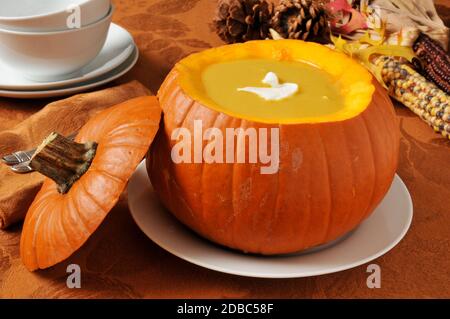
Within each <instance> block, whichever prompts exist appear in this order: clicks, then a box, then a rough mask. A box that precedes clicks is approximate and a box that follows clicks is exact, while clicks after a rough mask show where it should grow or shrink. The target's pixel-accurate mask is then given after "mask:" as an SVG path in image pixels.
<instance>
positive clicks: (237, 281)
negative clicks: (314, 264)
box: [0, 0, 450, 298]
mask: <svg viewBox="0 0 450 319" xmlns="http://www.w3.org/2000/svg"><path fill="white" fill-rule="evenodd" d="M437 2H438V3H440V4H447V6H448V7H450V4H449V3H448V0H441V1H437ZM114 3H115V5H116V13H115V15H114V21H115V22H116V23H118V24H120V25H122V26H124V27H126V28H127V29H128V30H129V31H131V32H132V34H133V36H134V38H135V40H136V42H137V44H138V46H139V49H140V52H141V57H140V59H139V62H138V64H137V65H136V67H135V68H134V69H133V70H132V71H131V72H130V73H129V74H127V75H126V76H124V77H123V78H121V79H120V80H118V82H126V81H128V80H131V79H138V80H139V81H141V82H142V83H143V84H145V85H146V86H148V87H149V88H150V89H151V90H153V91H156V90H157V89H158V87H159V85H160V84H161V82H162V80H163V78H164V76H165V75H166V73H167V72H168V71H169V70H170V68H171V67H172V66H173V64H174V63H175V62H176V61H177V60H178V59H180V58H182V57H183V56H185V55H187V54H189V53H191V52H194V51H198V50H202V49H205V48H208V47H211V46H216V45H219V44H221V42H220V40H219V39H218V38H217V37H216V36H215V35H214V34H213V33H212V32H211V29H210V26H209V23H210V19H211V12H213V10H214V8H215V1H214V0H147V1H131V0H115V1H114ZM439 10H440V12H442V13H443V14H447V15H448V12H449V11H448V10H444V7H440V8H439ZM447 18H448V16H447ZM48 102H49V100H28V101H21V100H15V99H0V130H3V129H5V128H10V127H12V126H14V125H15V124H17V123H18V122H20V121H22V120H23V119H25V118H26V117H27V116H29V115H30V114H33V112H36V111H37V110H38V109H39V108H40V107H42V106H43V105H45V104H46V103H48ZM396 111H397V114H398V117H399V120H400V121H399V123H400V130H401V152H400V154H401V155H400V165H399V169H398V174H399V175H400V176H401V178H402V179H403V181H404V182H405V183H406V185H407V187H408V189H409V191H410V193H411V196H412V199H413V203H414V220H413V224H412V226H411V229H410V230H409V232H408V234H407V235H406V237H405V238H404V239H403V240H402V241H401V242H400V244H399V245H398V246H397V247H395V248H394V249H393V250H392V251H390V252H389V253H388V254H386V255H385V256H383V257H380V258H378V259H377V260H375V261H374V263H376V264H378V265H379V266H380V267H381V284H382V286H381V288H380V289H369V288H367V285H366V279H367V276H368V273H366V265H363V266H360V267H357V268H354V269H351V270H347V271H344V272H340V273H335V274H330V275H325V276H319V277H311V278H300V279H283V280H279V279H278V280H272V279H254V278H245V277H238V276H232V275H226V274H222V273H218V272H214V271H211V270H208V269H204V268H201V267H198V266H195V265H192V264H190V263H188V262H185V261H183V260H181V259H179V258H177V257H175V256H173V255H171V254H169V253H168V252H166V251H164V250H163V249H161V248H159V247H158V246H157V245H156V244H154V243H153V242H152V241H151V240H149V239H148V238H147V237H146V236H145V235H144V234H143V233H142V232H141V231H140V230H139V228H138V227H137V226H136V225H135V223H134V222H133V220H132V218H131V216H130V213H129V211H128V208H127V201H126V194H124V195H123V198H122V200H121V201H120V203H119V204H118V205H117V207H116V208H114V209H113V211H112V212H111V214H110V215H109V216H108V218H107V219H106V220H105V222H104V223H103V225H102V226H101V227H100V228H99V230H98V231H97V232H96V233H95V234H94V235H93V236H92V237H91V238H90V239H89V241H88V242H87V243H86V244H85V245H84V246H83V247H82V248H81V249H80V250H79V251H78V252H77V253H75V255H73V256H72V257H71V258H70V259H69V260H66V261H64V262H63V263H61V264H59V265H57V266H55V267H53V268H51V269H48V270H45V271H39V272H35V273H30V272H28V271H27V270H26V269H25V268H24V267H23V266H22V264H21V261H20V258H19V239H20V225H17V226H15V227H13V228H12V229H9V230H8V231H4V232H2V231H0V297H3V298H6V297H14V298H17V297H19V298H23V297H36V298H54V297H71V298H128V297H131V298H133V297H136V298H174V297H178V298H302V297H306V298H328V297H331V298H336V297H342V298H352V297H355V298H359V297H364V298H381V297H400V298H403V297H447V298H448V297H450V237H449V235H450V202H449V199H450V166H449V164H450V143H449V141H448V140H445V139H443V138H442V137H440V136H439V135H437V134H435V133H433V131H432V130H431V129H430V128H429V127H428V126H427V125H426V124H425V123H423V122H422V121H421V120H420V119H418V118H417V117H416V116H415V115H414V114H412V113H411V112H410V111H408V110H407V109H405V108H403V107H401V106H396ZM0 183H1V177H0ZM71 263H76V264H79V265H80V266H81V270H82V277H81V280H82V288H81V289H68V288H67V287H66V278H67V274H66V267H67V265H68V264H71Z"/></svg>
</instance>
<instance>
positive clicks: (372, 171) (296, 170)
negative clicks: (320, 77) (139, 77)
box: [147, 64, 399, 254]
mask: <svg viewBox="0 0 450 319" xmlns="http://www.w3.org/2000/svg"><path fill="white" fill-rule="evenodd" d="M350 67H352V68H353V67H354V68H360V66H358V65H356V64H355V66H352V65H351V64H350ZM349 71H350V72H351V70H349ZM179 76H180V74H179V70H178V69H177V68H174V69H173V70H172V71H171V72H170V73H169V75H168V76H167V78H166V80H165V81H164V83H163V85H162V87H161V89H160V91H159V93H158V97H159V101H160V104H161V108H162V109H163V112H164V130H161V131H160V132H159V134H158V136H157V138H156V140H155V142H154V143H153V145H152V148H151V150H152V151H151V153H149V158H148V160H147V170H148V173H149V176H150V178H151V181H152V183H153V185H154V189H155V191H156V193H157V194H158V196H159V198H160V199H161V201H162V202H163V204H164V205H165V207H166V208H167V209H168V210H169V211H171V212H172V213H173V214H174V215H175V216H176V217H177V218H178V219H179V220H180V221H181V222H182V223H184V224H185V225H187V226H188V227H190V228H191V229H193V230H194V231H196V232H197V233H199V234H200V235H202V236H204V237H206V238H208V239H210V240H212V241H214V242H216V243H219V244H222V245H225V246H227V247H230V248H234V249H238V250H242V251H245V252H252V253H260V254H281V253H291V252H296V251H300V250H303V249H306V248H309V247H313V246H317V245H320V244H324V243H326V242H329V241H332V240H334V239H336V238H338V237H339V236H342V235H343V234H345V233H347V232H349V231H350V230H352V229H354V228H355V227H356V226H357V225H359V224H360V223H361V221H362V220H364V219H365V218H366V217H367V216H369V215H370V214H371V213H372V212H373V210H374V209H375V207H376V206H377V205H378V204H379V202H380V201H381V200H382V198H383V197H384V195H385V194H386V192H387V191H388V189H389V187H390V185H391V183H392V180H393V177H394V174H395V171H396V167H397V158H398V148H399V133H398V127H397V121H396V117H395V113H394V110H393V105H392V102H391V101H390V99H389V97H388V95H387V94H386V92H385V91H384V90H383V89H382V88H381V86H380V85H379V84H378V83H377V81H376V80H372V84H373V86H374V87H375V92H374V93H373V94H372V99H371V101H370V103H368V106H367V107H366V108H365V109H364V110H363V111H362V112H361V113H359V114H357V115H355V116H352V117H351V118H348V119H344V120H339V121H334V122H319V123H300V124H270V123H267V124H265V123H259V122H254V121H251V120H246V119H240V118H237V117H234V116H232V115H227V114H225V113H221V112H218V111H215V110H213V109H211V108H209V107H208V106H206V105H202V104H201V103H200V102H198V101H197V100H194V99H193V98H192V97H191V96H190V95H189V94H188V93H186V92H185V91H184V90H183V89H182V87H181V86H180V81H179ZM195 119H201V120H202V121H203V130H206V129H207V128H210V127H215V128H218V129H220V130H221V131H222V132H225V129H226V128H238V127H241V128H244V129H245V128H248V127H254V128H259V127H265V128H268V129H270V128H271V127H279V129H280V143H281V145H280V147H281V149H280V170H279V172H278V173H276V174H273V175H261V174H260V169H259V168H260V166H261V165H260V164H259V163H257V164H249V163H246V164H218V163H213V164H207V163H192V164H188V163H181V164H175V163H173V161H172V160H171V158H170V150H171V147H173V145H174V144H175V143H176V141H172V140H171V134H172V132H173V131H174V130H175V129H176V128H179V127H184V128H188V129H189V130H191V131H192V130H193V122H194V120H195Z"/></svg>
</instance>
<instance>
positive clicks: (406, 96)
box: [375, 56, 450, 139]
mask: <svg viewBox="0 0 450 319" xmlns="http://www.w3.org/2000/svg"><path fill="white" fill-rule="evenodd" d="M375 64H376V65H377V66H378V67H380V68H381V78H382V80H383V82H384V84H385V85H386V87H387V88H388V91H389V94H390V95H391V96H392V97H393V98H394V99H396V100H398V101H399V102H401V103H403V104H404V105H405V106H406V107H408V108H409V109H410V110H411V111H413V112H414V113H415V114H417V115H418V116H419V117H420V118H422V119H423V120H424V121H425V122H427V123H428V124H429V125H430V126H431V127H433V129H434V130H435V131H436V132H440V133H441V134H442V135H443V136H444V137H446V138H449V139H450V96H449V95H448V94H447V93H445V92H444V91H442V90H441V89H439V88H438V87H437V86H436V85H435V84H434V83H432V82H430V81H428V80H427V79H426V78H425V77H423V76H422V75H420V74H419V73H418V72H417V71H415V70H414V69H413V68H412V67H411V66H409V65H408V64H406V63H403V62H400V61H398V60H396V59H394V58H392V57H387V56H381V57H379V58H378V59H377V60H376V61H375Z"/></svg>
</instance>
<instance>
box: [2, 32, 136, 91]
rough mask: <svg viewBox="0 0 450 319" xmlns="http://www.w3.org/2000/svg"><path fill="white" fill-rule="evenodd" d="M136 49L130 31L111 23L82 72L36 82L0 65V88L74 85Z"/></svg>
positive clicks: (93, 76) (121, 61) (42, 87)
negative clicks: (104, 39) (54, 79)
mask: <svg viewBox="0 0 450 319" xmlns="http://www.w3.org/2000/svg"><path fill="white" fill-rule="evenodd" d="M134 49H135V45H134V42H133V38H132V36H131V35H130V33H129V32H128V31H127V30H125V29H124V28H122V27H120V26H118V25H117V24H114V23H111V26H110V27H109V31H108V37H107V38H106V42H105V45H104V46H103V48H102V50H101V51H100V53H99V54H98V55H97V56H96V57H95V59H94V60H93V61H92V62H91V63H89V64H88V65H86V66H85V67H84V68H82V69H81V71H80V74H79V75H78V76H75V77H73V78H70V79H67V80H62V81H49V82H36V81H32V80H29V79H27V78H24V77H23V76H21V75H20V74H18V73H17V72H14V70H12V69H9V68H5V67H3V66H2V65H0V89H6V90H49V89H53V88H60V87H63V86H68V85H74V84H77V83H81V82H86V81H89V80H91V79H93V78H96V77H99V76H101V75H103V74H105V73H107V72H109V71H111V70H113V69H114V68H116V67H118V66H119V65H120V64H122V63H123V62H124V61H125V60H126V59H127V58H128V57H129V56H130V55H131V54H132V53H133V50H134Z"/></svg>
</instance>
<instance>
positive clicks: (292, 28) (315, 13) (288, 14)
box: [271, 0, 330, 43]
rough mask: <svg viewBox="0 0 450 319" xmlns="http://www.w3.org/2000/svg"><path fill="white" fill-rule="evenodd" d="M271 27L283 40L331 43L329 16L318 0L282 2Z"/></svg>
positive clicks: (284, 0) (288, 0)
mask: <svg viewBox="0 0 450 319" xmlns="http://www.w3.org/2000/svg"><path fill="white" fill-rule="evenodd" d="M271 25H272V28H273V29H274V30H275V31H277V32H278V33H279V34H280V35H281V36H282V37H283V38H288V39H300V40H304V41H313V42H319V43H330V28H329V24H328V14H327V11H326V10H325V7H324V3H323V2H320V1H317V0H281V2H280V4H279V5H278V6H277V7H276V8H275V14H274V16H273V18H272V21H271Z"/></svg>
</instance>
